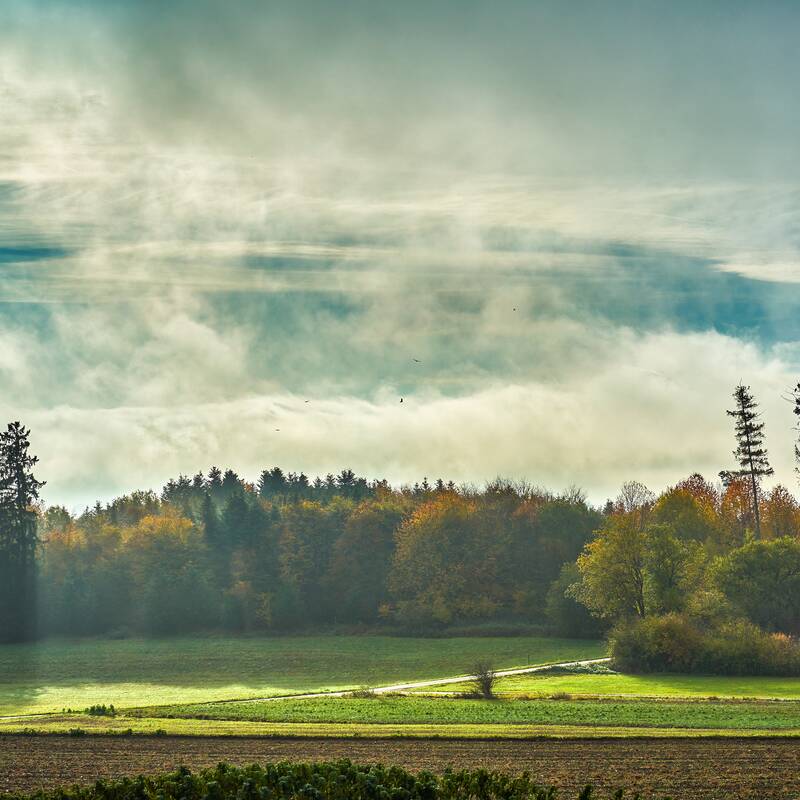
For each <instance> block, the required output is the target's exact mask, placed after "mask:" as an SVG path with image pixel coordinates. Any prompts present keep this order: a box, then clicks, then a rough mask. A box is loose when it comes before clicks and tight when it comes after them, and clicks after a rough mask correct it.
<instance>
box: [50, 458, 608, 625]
mask: <svg viewBox="0 0 800 800" xmlns="http://www.w3.org/2000/svg"><path fill="white" fill-rule="evenodd" d="M321 483H322V485H321V486H320V485H317V486H316V487H315V485H314V484H313V483H307V484H306V490H307V491H309V492H314V493H315V494H314V495H311V496H310V497H307V496H305V494H304V492H302V491H300V492H298V491H296V487H297V483H296V482H294V481H291V480H290V479H289V478H288V477H284V476H283V473H282V472H281V471H280V470H279V469H277V468H276V469H272V470H269V471H265V472H264V473H262V475H261V477H260V479H259V481H258V482H257V483H256V484H255V485H253V484H249V483H247V482H245V481H243V480H242V479H241V478H239V477H238V476H237V475H236V474H235V473H233V472H232V471H230V470H228V471H227V472H225V473H224V474H222V473H221V472H220V470H217V469H212V470H211V471H210V472H209V473H208V474H207V475H197V476H195V477H194V478H193V479H191V480H187V479H186V478H178V479H177V480H174V481H170V482H169V483H168V484H167V485H166V486H165V487H164V489H163V491H162V492H161V493H160V495H157V494H155V493H153V492H136V493H134V494H131V495H128V496H126V497H121V498H118V499H116V500H114V501H113V502H111V503H109V504H107V505H105V506H101V505H97V506H95V507H94V508H93V509H91V510H87V511H86V512H85V513H83V514H81V515H80V516H78V517H77V518H72V517H71V516H70V515H69V514H68V513H67V511H66V510H65V509H63V508H49V509H48V510H47V511H45V512H44V513H43V514H42V515H41V517H40V547H39V569H38V585H39V598H40V613H39V618H40V631H41V632H42V633H43V634H67V635H88V634H115V633H120V632H125V631H130V632H141V633H151V634H172V633H180V632H188V631H194V630H200V629H215V628H217V629H224V630H228V631H282V630H294V629H298V628H302V627H308V626H323V625H331V624H339V625H359V626H374V625H380V624H382V625H393V626H402V627H405V628H414V629H423V628H436V627H441V626H446V625H452V624H456V623H463V622H474V621H485V620H504V621H518V622H525V623H530V622H538V623H541V624H545V620H546V613H545V608H546V605H547V594H548V591H549V589H550V588H551V586H552V585H553V584H554V582H555V581H556V580H557V579H558V578H559V575H560V572H561V568H562V566H563V565H564V564H565V563H566V562H574V560H575V559H576V557H577V556H578V554H579V553H580V552H581V549H582V548H583V546H584V545H585V544H586V542H587V541H588V540H589V539H590V537H591V534H592V531H593V530H595V529H596V528H597V527H598V525H599V524H600V522H601V520H602V514H601V513H600V512H598V511H597V510H594V509H592V508H590V507H589V506H588V505H587V504H586V501H585V499H584V497H583V496H582V495H581V494H580V493H579V492H569V493H566V494H563V495H553V494H550V493H547V492H544V491H539V490H534V489H531V488H528V487H526V486H518V485H513V484H511V483H508V482H503V481H496V482H494V483H492V484H490V485H489V486H487V487H486V488H485V489H483V490H481V491H475V490H469V489H465V488H456V487H455V486H454V485H453V484H445V483H444V482H443V481H437V482H435V483H433V484H428V482H427V481H423V482H422V483H421V484H419V485H416V486H414V487H411V488H404V489H392V488H391V487H389V486H388V485H387V484H386V483H385V482H383V481H378V482H373V481H370V482H368V481H366V480H364V479H363V478H356V477H355V476H354V475H353V473H352V472H351V471H350V470H343V471H342V472H341V473H339V475H337V476H336V477H335V478H331V479H328V480H325V481H322V482H321ZM312 497H313V498H314V499H311V498H312ZM582 618H583V622H585V623H586V632H587V633H589V632H594V631H595V630H596V627H597V626H596V625H595V623H594V622H593V621H592V620H591V619H590V618H589V616H588V614H586V613H585V612H583V614H582Z"/></svg>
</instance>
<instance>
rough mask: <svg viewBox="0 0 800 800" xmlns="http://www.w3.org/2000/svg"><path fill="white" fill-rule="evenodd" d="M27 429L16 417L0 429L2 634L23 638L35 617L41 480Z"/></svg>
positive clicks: (0, 629) (42, 484) (30, 634)
mask: <svg viewBox="0 0 800 800" xmlns="http://www.w3.org/2000/svg"><path fill="white" fill-rule="evenodd" d="M29 437H30V431H29V430H27V429H26V428H25V427H23V426H22V425H21V424H20V423H19V422H12V423H9V425H8V427H7V429H6V430H5V431H4V432H3V433H0V638H4V639H6V640H9V641H17V640H23V639H26V638H28V637H30V636H32V634H33V627H34V621H35V619H36V546H37V541H38V536H37V514H36V510H35V509H34V507H33V506H34V503H35V502H36V500H38V499H39V489H41V487H42V486H44V482H43V481H38V480H36V478H35V477H34V476H33V472H32V471H31V470H32V469H33V467H34V466H35V465H36V463H37V462H38V460H39V459H38V458H37V457H36V456H32V455H30V454H29V453H28V449H29V447H30V439H29Z"/></svg>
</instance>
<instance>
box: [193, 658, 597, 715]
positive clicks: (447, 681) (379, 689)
mask: <svg viewBox="0 0 800 800" xmlns="http://www.w3.org/2000/svg"><path fill="white" fill-rule="evenodd" d="M610 661H611V659H610V658H584V659H581V660H580V661H558V662H556V663H552V664H536V665H535V666H532V667H516V668H514V669H499V670H496V671H495V673H494V674H495V677H497V678H511V677H514V676H515V675H530V674H531V673H534V672H544V671H545V670H549V669H553V668H555V667H563V668H565V669H569V668H570V667H586V666H590V665H592V664H607V663H609V662H610ZM476 677H477V676H475V675H458V676H456V677H452V678H434V679H433V680H427V681H411V682H410V683H393V684H391V685H389V686H371V687H368V688H369V690H370V691H371V692H372V693H373V694H394V693H397V692H409V691H413V690H414V689H427V688H429V687H431V686H456V685H457V684H459V683H465V682H467V681H474V680H475V678H476ZM352 693H353V690H352V689H344V690H342V691H330V692H302V693H297V694H281V695H271V696H270V697H251V698H248V699H243V700H239V699H236V700H212V701H210V702H209V703H207V704H204V705H219V704H223V703H225V704H233V703H264V702H268V701H271V700H318V699H319V698H322V697H347V696H349V695H351V694H352Z"/></svg>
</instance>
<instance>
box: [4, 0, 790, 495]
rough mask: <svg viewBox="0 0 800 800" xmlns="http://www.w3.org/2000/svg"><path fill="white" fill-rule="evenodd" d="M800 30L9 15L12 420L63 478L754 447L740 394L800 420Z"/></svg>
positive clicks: (515, 12)
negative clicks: (741, 439) (732, 397)
mask: <svg viewBox="0 0 800 800" xmlns="http://www.w3.org/2000/svg"><path fill="white" fill-rule="evenodd" d="M721 10H724V16H725V24H724V25H723V24H720V11H721ZM796 16H797V11H796V9H793V7H792V6H791V5H788V4H783V3H778V2H775V3H768V4H766V5H763V6H762V7H761V9H760V10H759V11H758V12H755V11H754V10H753V9H752V8H751V7H750V6H749V5H748V4H739V3H733V4H729V3H726V4H725V5H724V6H722V5H720V6H716V5H715V4H713V3H711V4H704V5H703V6H702V7H699V8H698V7H696V6H695V5H689V4H688V3H687V4H685V5H683V4H681V3H676V4H670V5H669V6H663V7H662V6H648V7H646V8H645V7H643V6H641V4H638V3H630V4H627V3H621V4H617V5H615V7H614V8H613V9H607V8H600V7H599V6H597V5H596V4H593V3H585V4H584V3H576V4H574V5H573V6H572V7H571V11H570V13H569V14H566V13H564V11H563V5H562V4H559V3H555V2H553V3H550V2H543V3H536V4H530V3H515V2H510V1H509V2H505V3H501V4H500V5H499V6H498V5H497V4H493V5H492V6H491V7H490V6H487V5H486V4H483V3H471V2H465V3H441V4H436V6H435V7H433V6H430V5H429V4H424V5H423V4H416V3H404V4H399V5H397V4H396V5H394V6H392V5H390V4H387V5H383V6H376V5H375V4H367V3H361V2H350V3H345V4H338V5H336V6H332V5H330V4H328V3H322V2H308V3H297V4H292V5H291V6H289V5H286V6H281V5H280V4H271V5H269V6H266V5H264V4H262V3H255V2H250V1H249V0H240V1H239V2H234V3H229V4H227V5H226V7H225V10H224V13H222V11H221V10H220V6H219V4H217V3H211V2H206V1H205V0H201V1H200V2H193V3H186V2H182V0H178V2H175V3H170V4H169V6H168V7H165V6H164V5H163V4H155V3H150V2H143V3H135V4H134V3H126V2H106V3H102V4H101V3H99V2H90V1H89V0H77V1H73V2H66V0H63V1H61V0H41V1H40V2H24V3H23V2H17V0H9V2H7V3H5V4H3V6H2V8H1V9H0V53H1V54H2V55H0V103H1V105H0V114H2V122H3V124H2V125H0V270H2V280H0V375H2V377H3V381H2V383H0V411H2V412H3V413H4V415H5V416H6V417H8V418H16V417H24V418H25V421H26V422H27V423H28V424H32V425H34V428H35V434H36V436H37V441H38V442H41V443H42V446H41V447H39V450H40V452H41V454H42V455H43V457H44V456H45V455H46V462H45V460H43V464H42V466H43V468H46V469H47V470H48V475H49V480H50V483H49V486H48V492H49V493H50V494H49V495H48V497H49V498H50V499H53V500H59V499H67V500H69V501H70V502H72V501H75V502H79V501H80V502H88V501H90V500H91V499H93V498H94V496H96V495H102V496H104V497H107V496H108V495H109V494H110V493H112V492H117V491H122V490H127V489H130V488H133V487H134V486H138V485H157V484H158V483H159V482H160V481H162V480H164V479H166V478H167V477H169V476H170V475H172V474H174V472H176V471H178V470H184V471H194V470H195V469H197V468H199V467H201V466H204V465H206V466H207V463H206V462H208V461H211V460H215V461H219V462H220V463H225V464H227V463H230V464H231V465H234V466H236V465H238V466H239V468H240V469H242V470H243V471H247V472H249V473H250V474H254V471H256V470H257V469H258V468H260V467H261V466H264V465H265V462H268V463H277V462H280V463H282V464H283V465H284V466H287V467H289V468H295V469H305V470H306V471H308V472H325V471H327V470H329V469H338V468H341V467H342V466H344V465H345V464H349V465H350V466H352V467H353V468H358V469H359V470H360V471H361V472H365V473H368V474H371V475H372V474H376V475H387V476H388V477H390V478H392V479H393V480H416V479H418V478H419V477H421V475H422V474H423V473H425V472H427V473H429V475H434V474H441V475H443V476H446V477H453V478H454V479H458V480H476V481H480V480H482V479H484V478H486V477H491V476H492V475H494V474H496V473H503V474H507V475H510V476H512V477H528V478H530V479H532V480H536V481H540V482H542V483H550V484H559V483H560V484H562V485H563V484H567V483H573V482H578V483H583V484H584V485H586V486H587V487H588V488H590V490H591V491H592V492H593V493H594V494H593V496H596V497H598V498H599V497H601V496H602V495H603V494H604V493H612V492H613V490H614V488H615V486H616V485H617V484H618V483H619V482H620V481H621V480H624V479H626V478H630V477H638V478H645V479H648V480H651V481H652V482H654V484H655V485H660V484H661V483H663V482H665V481H670V480H675V479H677V478H679V477H681V475H683V474H685V473H687V472H689V471H691V470H693V469H696V468H701V469H704V470H706V471H710V474H711V473H714V472H716V471H717V470H718V469H719V468H720V467H722V466H725V465H726V464H727V461H726V459H727V458H728V452H727V451H728V450H729V449H730V445H729V443H728V441H727V440H728V438H729V434H730V432H729V430H728V425H727V420H726V419H725V417H724V415H723V414H722V410H724V408H725V405H726V403H727V402H728V398H727V395H728V394H729V392H730V390H731V387H732V386H733V385H734V384H735V383H736V382H737V381H738V380H739V379H743V380H745V381H746V382H750V383H752V384H753V387H754V389H755V390H756V391H757V394H758V396H759V397H763V399H764V401H765V403H766V404H767V410H768V412H769V415H770V417H769V420H770V423H769V424H770V429H771V430H778V429H781V430H783V429H782V428H781V426H782V425H783V423H782V422H780V420H781V419H782V416H781V415H782V414H783V412H784V411H785V408H784V407H783V405H782V401H779V400H774V398H779V395H780V392H781V391H782V390H783V389H785V388H786V387H787V386H789V385H792V384H793V383H795V382H796V381H795V380H794V379H793V378H792V372H793V371H796V370H797V367H798V365H799V364H798V361H799V359H798V358H797V354H796V343H797V342H798V341H800V321H798V318H797V314H796V308H797V304H798V303H800V287H798V286H797V283H798V273H797V268H796V265H797V264H798V263H800V258H798V255H800V213H799V212H798V207H799V206H798V199H799V198H798V193H799V192H800V189H798V186H797V171H796V170H797V164H796V159H795V157H794V151H795V143H796V141H797V139H798V134H800V116H799V115H798V111H797V104H796V103H795V102H794V94H795V91H796V87H795V83H796V81H795V80H794V79H793V76H794V75H796V74H797V72H798V70H797V67H798V66H800V63H799V62H798V58H800V57H799V56H798V51H797V49H796V47H795V42H794V39H793V36H792V32H793V31H794V29H795V28H796V25H793V24H792V23H793V22H795V21H796ZM687 20H691V25H688V24H687ZM413 358H417V359H419V361H420V362H421V363H419V364H417V363H416V362H414V361H412V359H413ZM400 394H402V395H403V396H404V397H406V402H405V403H404V404H403V407H402V409H401V408H400V407H399V405H398V403H397V398H398V396H399V395H400ZM306 397H311V398H313V401H314V402H313V406H312V407H311V408H309V407H307V406H306V404H305V403H302V404H301V403H300V398H303V399H305V398H306ZM773 402H774V403H777V405H774V406H773V405H771V404H772V403H773ZM278 418H280V419H281V423H280V424H279V425H276V424H275V419H278ZM773 420H774V422H773ZM623 423H624V427H622V424H623ZM274 427H280V428H281V431H280V435H278V434H277V433H276V432H275V431H274ZM684 434H685V435H684ZM781 435H782V436H784V438H785V437H786V436H788V435H789V434H788V433H786V431H783V433H782V434H781ZM676 442H678V443H679V444H680V446H676ZM784 451H785V452H784ZM781 453H784V455H778V456H777V457H778V458H779V463H780V464H781V465H782V466H781V470H783V472H782V474H783V475H784V480H788V475H789V472H788V470H789V462H788V460H787V459H788V458H789V456H785V454H786V453H789V454H790V453H791V448H788V447H787V448H784V449H782V450H781ZM780 459H782V460H780ZM76 498H77V499H76Z"/></svg>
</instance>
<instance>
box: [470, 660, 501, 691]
mask: <svg viewBox="0 0 800 800" xmlns="http://www.w3.org/2000/svg"><path fill="white" fill-rule="evenodd" d="M472 675H473V678H472V679H471V680H470V682H469V683H470V686H471V688H472V692H471V693H470V694H471V695H472V696H473V697H482V698H483V699H484V700H493V699H494V696H495V695H494V685H495V683H496V681H497V675H496V674H495V671H494V670H493V669H492V666H491V665H490V664H487V663H485V662H483V661H479V662H478V663H477V664H475V665H474V666H473V667H472Z"/></svg>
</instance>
